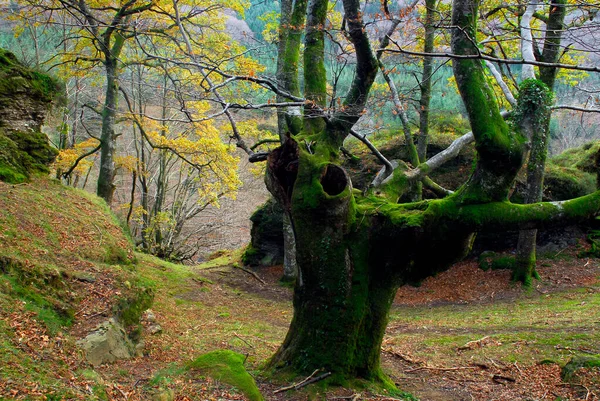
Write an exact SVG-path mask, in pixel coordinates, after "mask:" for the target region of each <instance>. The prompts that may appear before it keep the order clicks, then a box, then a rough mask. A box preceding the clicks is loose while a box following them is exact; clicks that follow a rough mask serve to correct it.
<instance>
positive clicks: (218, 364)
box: [187, 350, 264, 401]
mask: <svg viewBox="0 0 600 401" xmlns="http://www.w3.org/2000/svg"><path fill="white" fill-rule="evenodd" d="M244 361H245V357H244V355H240V354H237V353H235V352H233V351H229V350H219V351H213V352H209V353H207V354H204V355H201V356H199V357H198V358H196V359H195V360H193V361H192V362H190V363H189V364H188V366H187V368H188V369H190V370H193V371H197V372H198V373H199V374H201V375H205V376H210V377H212V378H213V379H215V380H219V381H222V382H224V383H227V384H229V385H231V386H233V387H235V388H237V389H238V390H240V391H241V392H242V393H243V394H244V395H246V397H248V398H249V399H250V401H262V400H263V399H264V398H263V396H262V395H261V394H260V391H259V390H258V387H257V386H256V382H255V381H254V379H253V378H252V376H250V375H249V374H248V372H247V371H246V369H245V368H244Z"/></svg>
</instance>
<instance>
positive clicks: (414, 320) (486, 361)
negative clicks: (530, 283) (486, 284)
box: [0, 181, 600, 400]
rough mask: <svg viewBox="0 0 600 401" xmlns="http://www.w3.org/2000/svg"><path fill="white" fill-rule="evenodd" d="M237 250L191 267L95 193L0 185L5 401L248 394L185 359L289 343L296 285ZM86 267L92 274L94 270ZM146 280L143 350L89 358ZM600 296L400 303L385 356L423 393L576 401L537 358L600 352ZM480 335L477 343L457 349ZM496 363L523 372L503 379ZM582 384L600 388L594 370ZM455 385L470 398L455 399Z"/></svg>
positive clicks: (264, 351)
mask: <svg viewBox="0 0 600 401" xmlns="http://www.w3.org/2000/svg"><path fill="white" fill-rule="evenodd" d="M238 257H239V255H238V254H233V255H224V256H223V257H221V258H219V259H215V260H212V261H210V262H208V263H207V264H204V265H200V266H195V267H186V266H181V265H175V264H170V263H166V262H163V261H160V260H158V259H156V258H154V257H151V256H148V255H143V254H134V253H133V252H132V246H131V243H130V242H129V240H128V239H127V238H126V236H124V235H123V233H122V231H121V229H120V228H119V226H118V224H117V222H116V221H115V220H114V218H113V217H112V215H111V214H109V213H108V211H107V208H106V207H105V206H104V205H103V204H102V202H100V201H99V200H97V199H96V198H95V197H93V196H90V195H87V194H84V193H82V192H80V191H76V190H72V189H70V188H65V187H63V186H60V185H58V184H56V183H53V182H50V181H36V182H34V183H32V184H27V185H18V186H10V185H6V184H2V183H0V260H10V261H12V263H13V264H17V265H18V266H19V268H17V269H15V268H14V267H12V268H10V269H9V268H7V267H5V268H4V269H5V270H7V272H8V273H4V274H0V399H3V398H2V397H5V398H4V399H45V398H44V397H48V398H47V399H91V400H93V399H124V398H125V396H124V394H126V396H127V397H126V398H127V399H129V400H147V399H151V398H152V397H153V396H156V395H157V394H163V395H165V396H168V395H169V394H175V396H176V399H180V400H184V399H186V398H185V397H188V399H200V400H204V399H219V398H221V399H243V396H241V395H239V394H238V393H236V391H233V390H232V389H231V387H229V386H224V385H222V384H221V383H219V382H216V381H214V380H212V379H210V378H205V377H202V376H200V375H199V373H198V372H195V371H193V370H192V371H190V370H189V369H188V367H189V362H190V361H192V360H194V359H196V358H197V357H198V356H199V355H201V354H203V353H205V352H208V351H212V350H217V349H223V348H225V349H231V350H233V351H235V352H238V353H240V354H244V355H247V356H248V357H247V360H246V361H245V364H246V367H248V368H249V369H250V373H251V374H253V375H254V376H257V373H258V370H259V369H260V366H261V364H262V363H263V362H264V361H265V360H266V359H267V358H268V357H269V356H270V355H271V354H272V353H273V352H274V351H275V349H276V348H277V346H278V345H279V344H280V343H281V341H283V338H284V336H285V332H286V329H287V325H288V324H289V321H290V318H291V312H292V311H291V303H290V297H289V293H287V291H288V290H287V289H284V288H281V287H277V285H276V284H275V283H276V280H277V278H278V277H277V276H276V274H275V275H274V276H273V277H269V276H265V274H266V273H265V272H266V270H262V271H261V272H259V274H261V275H263V279H264V280H266V281H267V282H268V285H263V284H261V283H259V282H258V281H257V280H256V279H255V278H254V277H252V276H251V275H249V274H247V273H246V272H243V271H242V270H240V269H236V268H235V267H232V266H235V260H236V258H238ZM2 258H4V259H2ZM591 263H595V262H591ZM27 272H30V273H31V274H29V275H28V274H27ZM33 272H35V274H33ZM89 276H93V277H94V278H95V281H94V282H93V283H88V282H86V281H85V279H87V278H89ZM32 277H38V278H40V277H41V279H39V281H35V280H32ZM82 279H84V281H82ZM125 282H127V283H128V284H125ZM140 282H141V283H149V282H153V283H154V284H153V285H154V289H155V293H156V296H155V302H154V305H153V307H152V309H153V311H154V314H155V315H156V318H157V321H158V322H159V323H160V324H161V325H162V328H163V333H162V334H158V335H153V336H151V335H145V337H144V341H145V350H144V356H143V357H138V358H134V359H131V360H125V361H119V362H117V363H115V364H113V365H110V366H101V367H98V368H96V369H92V368H91V367H90V366H88V365H87V364H86V363H85V362H84V361H83V360H82V358H81V355H80V354H79V352H78V351H77V349H76V348H75V346H74V340H75V338H76V337H80V336H81V335H83V334H85V333H86V330H89V329H90V328H91V327H92V326H93V325H94V324H96V323H97V322H100V321H102V320H104V319H106V318H107V316H108V315H110V310H111V308H112V307H113V306H114V304H115V303H116V299H118V298H119V297H122V296H123V295H124V294H127V291H128V287H129V286H131V283H134V284H135V283H140ZM599 306H600V287H599V286H598V285H591V286H588V287H586V288H582V289H578V290H569V291H563V292H554V293H548V294H538V293H537V292H534V293H531V294H528V295H527V294H525V295H523V296H521V297H520V298H518V299H516V300H512V301H501V302H498V303H479V304H471V305H460V306H456V305H454V306H452V305H449V306H448V305H447V306H427V307H420V306H417V307H411V308H409V307H400V308H394V309H393V310H392V316H391V322H390V327H389V330H388V333H387V335H386V338H385V343H384V350H385V351H386V352H384V353H383V359H384V366H385V369H386V370H387V372H388V373H389V374H390V375H391V377H392V378H394V379H395V380H396V381H397V382H398V383H399V384H400V386H402V387H404V388H406V389H408V390H410V391H412V392H414V393H415V394H421V397H422V399H423V400H426V399H427V400H451V399H470V397H469V395H472V396H473V399H477V400H479V399H481V400H486V399H514V400H519V399H527V398H526V395H527V394H531V395H532V396H533V395H535V396H536V397H538V398H539V399H541V398H542V397H541V396H542V395H543V394H544V391H546V393H547V394H552V392H555V393H556V394H558V395H559V396H561V397H563V398H562V399H576V394H577V393H578V392H579V391H581V390H582V389H583V387H580V386H579V387H578V386H563V385H560V383H561V379H560V377H559V376H557V375H558V373H557V372H559V371H560V367H559V365H557V364H553V365H538V362H541V361H543V360H546V359H550V360H552V361H555V362H557V363H558V364H560V365H563V364H564V363H566V362H567V361H568V360H569V359H570V358H571V357H572V356H573V355H581V354H586V353H587V352H598V351H600V341H599V340H598V338H599V331H600V326H599V322H600V313H599V312H598V310H599V309H600V308H599ZM146 326H147V324H146ZM484 337H488V338H487V339H486V340H485V341H483V342H482V343H481V344H480V345H481V346H479V345H475V346H474V347H472V348H467V349H464V350H460V351H459V350H458V348H460V347H462V346H463V345H465V344H466V343H468V342H469V341H473V340H478V339H482V338H484ZM477 364H479V365H477ZM480 365H486V366H487V368H485V369H484V368H481V367H478V366H480ZM431 367H438V368H439V367H441V368H448V367H450V368H452V367H458V368H463V367H464V368H467V369H459V370H456V371H436V370H432V369H429V368H431ZM594 372H595V374H597V372H598V371H597V370H596V371H594ZM494 374H497V375H500V376H507V377H513V378H515V379H516V382H514V383H512V382H511V383H504V384H502V385H500V384H498V383H495V382H494V381H493V380H492V379H491V378H492V377H493V375H494ZM599 376H600V375H599ZM542 379H543V380H542ZM532 383H533V384H532ZM590 383H591V384H590ZM284 384H287V383H276V384H273V383H269V381H268V380H267V379H262V381H261V388H262V390H263V393H264V395H265V398H266V399H268V400H275V399H277V400H281V399H294V400H300V399H306V398H307V397H310V396H311V391H313V390H311V389H310V387H311V386H309V388H306V389H305V390H303V391H300V392H291V393H287V394H279V395H277V396H274V395H273V394H272V390H273V389H274V388H276V387H277V386H279V385H284ZM586 385H587V387H588V388H589V389H591V390H592V391H596V392H599V390H598V386H600V384H593V380H592V381H589V380H588V381H587V382H586ZM453 386H454V387H453ZM590 386H591V387H590ZM593 386H597V387H593ZM455 388H458V389H455ZM453 389H454V390H453ZM539 389H541V390H539ZM434 390H435V391H434ZM455 390H456V391H462V392H463V393H464V392H466V393H464V394H463V393H461V394H462V395H464V397H466V398H461V397H462V395H459V396H456V397H454V396H453V394H454V393H452V391H455ZM538 390H539V392H538ZM171 391H172V392H173V393H171ZM432 391H434V392H432ZM465 394H466V395H465ZM501 394H504V396H501ZM333 395H334V396H338V397H340V396H348V395H352V392H351V391H350V390H338V391H337V392H336V393H335V394H333ZM584 395H585V394H584ZM453 397H454V398H453ZM538 398H534V399H538ZM372 399H377V398H372ZM546 399H558V398H556V397H553V398H546Z"/></svg>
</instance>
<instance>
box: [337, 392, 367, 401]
mask: <svg viewBox="0 0 600 401" xmlns="http://www.w3.org/2000/svg"><path fill="white" fill-rule="evenodd" d="M359 399H360V393H356V394H352V395H349V396H346V397H333V398H330V400H350V401H358V400H359Z"/></svg>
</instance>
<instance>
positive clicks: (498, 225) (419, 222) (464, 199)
mask: <svg viewBox="0 0 600 401" xmlns="http://www.w3.org/2000/svg"><path fill="white" fill-rule="evenodd" d="M320 1H321V0H317V1H312V2H310V3H309V9H308V13H309V14H310V13H311V12H313V11H315V10H317V9H318V3H319V2H320ZM343 5H344V11H345V21H346V24H347V32H348V36H349V38H350V40H351V41H352V43H353V45H354V48H355V51H356V60H357V66H356V71H355V77H354V80H353V82H352V85H351V87H350V89H349V92H348V94H347V96H346V99H345V101H344V108H343V109H342V110H340V111H339V112H336V113H335V114H334V115H333V116H331V117H330V118H326V117H325V116H324V115H319V116H318V117H316V118H317V119H318V118H322V119H323V120H322V122H323V124H322V127H323V128H322V129H321V130H316V131H315V130H314V126H315V125H312V124H311V126H312V127H313V128H312V129H311V131H310V132H308V133H307V132H299V133H298V135H296V136H295V137H289V138H288V139H287V140H286V141H285V143H284V144H283V145H282V146H281V147H279V148H278V149H276V150H274V151H273V152H271V154H270V155H269V158H268V166H267V174H266V183H267V187H268V189H269V191H270V192H271V193H272V194H273V196H275V197H276V198H277V199H278V200H279V201H280V202H281V203H282V204H283V205H284V207H285V208H286V210H288V211H289V213H290V216H291V219H292V223H293V227H294V231H295V235H296V246H297V262H298V269H299V273H298V278H297V280H296V286H295V292H294V317H293V320H292V323H291V325H290V329H289V331H288V333H287V336H286V339H285V341H284V343H283V344H282V345H281V347H280V348H279V350H278V351H277V352H276V354H275V355H274V356H273V358H272V359H271V362H270V366H271V367H273V368H276V369H283V370H291V371H292V372H296V373H298V374H306V373H310V372H312V371H313V370H315V369H325V370H327V371H330V372H332V373H333V374H334V375H333V377H335V378H338V379H339V380H345V379H351V378H363V379H367V380H371V381H379V382H380V383H383V384H387V385H390V386H392V384H391V383H390V382H389V381H388V380H387V379H386V378H385V376H384V375H383V374H382V372H381V368H380V364H379V362H380V347H381V342H382V339H383V335H384V332H385V328H386V325H387V321H388V314H389V309H390V306H391V304H392V301H393V298H394V295H395V293H396V289H397V288H398V286H399V285H401V284H404V283H416V282H419V281H421V280H423V279H424V278H426V277H428V276H431V275H433V274H435V273H436V272H439V271H442V270H444V269H446V268H448V266H449V265H450V264H451V263H452V262H454V261H456V260H457V259H459V258H461V257H463V256H464V255H465V253H466V251H468V249H469V247H470V244H471V242H472V238H473V232H475V231H477V230H479V229H481V228H486V229H496V230H507V229H515V228H516V229H531V228H536V227H544V226H549V225H557V224H564V223H565V222H575V221H579V220H582V219H585V218H588V217H589V216H590V215H592V214H595V213H598V211H599V210H600V192H596V193H594V194H592V195H589V196H586V197H582V198H577V199H575V200H571V201H566V202H556V203H547V204H544V203H541V204H540V203H538V204H535V205H513V204H511V203H509V202H508V201H507V197H508V193H509V190H510V188H511V186H512V184H513V182H514V179H515V176H516V174H517V172H518V170H519V169H520V167H521V164H522V161H523V154H524V140H523V138H522V137H521V136H520V135H519V134H517V133H515V132H513V131H511V130H510V129H509V126H508V125H507V124H506V123H505V121H504V119H503V118H502V116H501V115H500V111H499V109H498V105H497V102H496V99H495V97H494V94H493V92H492V90H491V88H490V87H489V86H488V83H487V80H486V79H485V76H484V73H483V67H482V63H481V60H477V59H467V58H462V59H457V60H455V61H454V63H453V64H454V73H455V76H456V82H457V85H458V88H459V91H460V93H461V96H462V97H463V99H464V101H465V105H466V109H467V112H468V114H469V119H470V122H471V127H472V130H473V136H474V138H475V140H476V148H477V151H478V153H479V158H478V162H477V166H476V168H475V170H474V172H473V174H472V176H471V177H470V179H469V180H468V181H467V183H465V184H464V185H463V186H462V187H461V188H460V189H459V190H457V191H456V192H455V193H454V194H453V195H451V196H449V197H447V198H444V199H439V200H426V201H420V202H414V203H406V204H398V203H397V202H396V201H397V199H399V198H401V196H402V194H403V193H404V192H405V191H406V190H410V185H409V182H408V180H407V178H406V176H405V175H404V173H403V172H402V171H400V170H396V171H395V173H394V175H393V179H392V180H391V181H390V182H389V183H386V184H385V186H383V187H381V188H378V191H379V192H382V193H383V195H384V196H382V197H376V196H371V195H367V196H363V195H359V194H357V193H356V192H355V191H353V189H352V183H351V181H350V179H349V176H348V174H347V173H346V172H345V171H344V169H343V168H342V167H340V163H339V162H340V160H339V147H340V146H341V145H342V143H343V140H344V138H345V137H346V135H347V134H348V132H349V130H350V128H351V127H352V126H353V124H354V123H355V122H356V121H357V120H358V119H359V118H360V116H361V114H362V110H363V108H364V105H365V102H366V98H367V95H368V92H369V89H370V88H371V85H372V83H373V81H374V79H375V74H376V72H377V67H378V63H377V59H376V58H375V57H374V55H373V52H372V49H371V46H370V43H369V40H368V38H367V35H366V32H365V30H364V29H363V22H362V17H361V14H360V8H359V1H358V0H343ZM313 7H315V9H313ZM477 13H478V7H477V3H474V2H473V1H472V0H457V1H455V3H454V8H453V23H452V25H453V26H454V27H455V28H454V29H453V32H452V51H453V52H454V53H458V54H478V49H477V47H476V45H475V41H474V39H473V38H475V32H476V21H477ZM310 46H311V44H310V43H309V42H307V43H305V48H306V49H305V51H308V52H309V54H311V53H310V50H314V49H310ZM311 57H312V56H311ZM316 59H318V58H316ZM316 59H314V58H313V60H316ZM304 72H305V74H314V75H318V76H312V77H311V78H314V79H315V80H316V81H317V82H319V81H320V80H321V79H324V76H323V75H319V74H324V69H320V68H312V67H311V66H309V65H308V64H306V63H305V71H304ZM313 95H319V94H318V93H316V94H313ZM321 95H324V93H321ZM311 111H315V110H311ZM311 118H315V117H314V115H311Z"/></svg>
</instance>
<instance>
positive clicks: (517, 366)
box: [513, 362, 524, 375]
mask: <svg viewBox="0 0 600 401" xmlns="http://www.w3.org/2000/svg"><path fill="white" fill-rule="evenodd" d="M513 365H515V368H517V370H518V371H519V373H520V374H522V375H524V373H523V371H522V370H521V368H520V367H519V365H518V364H517V363H516V362H515V363H513Z"/></svg>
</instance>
